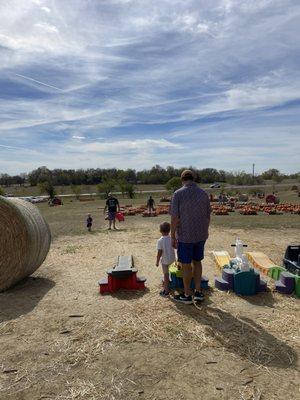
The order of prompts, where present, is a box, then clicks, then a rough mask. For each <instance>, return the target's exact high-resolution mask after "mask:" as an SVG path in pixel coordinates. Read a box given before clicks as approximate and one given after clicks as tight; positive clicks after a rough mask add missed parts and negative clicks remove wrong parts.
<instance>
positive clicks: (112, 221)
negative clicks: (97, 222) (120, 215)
mask: <svg viewBox="0 0 300 400" xmlns="http://www.w3.org/2000/svg"><path fill="white" fill-rule="evenodd" d="M106 210H108V222H109V226H108V229H109V230H111V225H113V228H114V229H117V228H116V212H117V211H120V204H119V200H118V199H117V198H115V197H113V195H112V194H111V193H108V197H107V200H106V205H105V207H104V214H105V213H106Z"/></svg>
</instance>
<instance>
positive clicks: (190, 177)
mask: <svg viewBox="0 0 300 400" xmlns="http://www.w3.org/2000/svg"><path fill="white" fill-rule="evenodd" d="M181 180H182V181H194V180H195V173H194V172H193V171H191V170H190V169H186V170H184V171H183V172H182V173H181Z"/></svg>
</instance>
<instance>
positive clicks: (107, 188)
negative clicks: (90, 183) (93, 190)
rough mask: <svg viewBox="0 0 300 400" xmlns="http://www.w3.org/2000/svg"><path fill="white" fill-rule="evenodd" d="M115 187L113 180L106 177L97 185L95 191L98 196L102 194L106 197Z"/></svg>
mask: <svg viewBox="0 0 300 400" xmlns="http://www.w3.org/2000/svg"><path fill="white" fill-rule="evenodd" d="M115 187H116V184H115V181H113V180H111V179H108V180H105V181H103V182H102V183H99V185H97V192H98V193H99V195H100V196H102V195H104V197H105V198H106V197H107V196H108V193H110V192H112V191H113V190H114V189H115Z"/></svg>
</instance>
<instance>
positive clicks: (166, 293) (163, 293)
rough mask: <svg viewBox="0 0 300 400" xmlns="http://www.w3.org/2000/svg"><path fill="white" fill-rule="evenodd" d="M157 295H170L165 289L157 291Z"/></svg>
mask: <svg viewBox="0 0 300 400" xmlns="http://www.w3.org/2000/svg"><path fill="white" fill-rule="evenodd" d="M159 295H160V296H161V297H169V296H170V293H169V292H166V291H165V290H162V291H161V292H159Z"/></svg>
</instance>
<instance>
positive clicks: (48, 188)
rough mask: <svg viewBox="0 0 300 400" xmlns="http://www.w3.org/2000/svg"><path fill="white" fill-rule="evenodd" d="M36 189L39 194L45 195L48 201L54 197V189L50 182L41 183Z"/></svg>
mask: <svg viewBox="0 0 300 400" xmlns="http://www.w3.org/2000/svg"><path fill="white" fill-rule="evenodd" d="M38 188H39V191H40V194H47V195H48V196H49V197H50V199H53V198H54V197H55V195H56V192H55V187H54V186H53V184H52V183H51V182H47V181H46V182H41V183H39V184H38Z"/></svg>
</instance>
